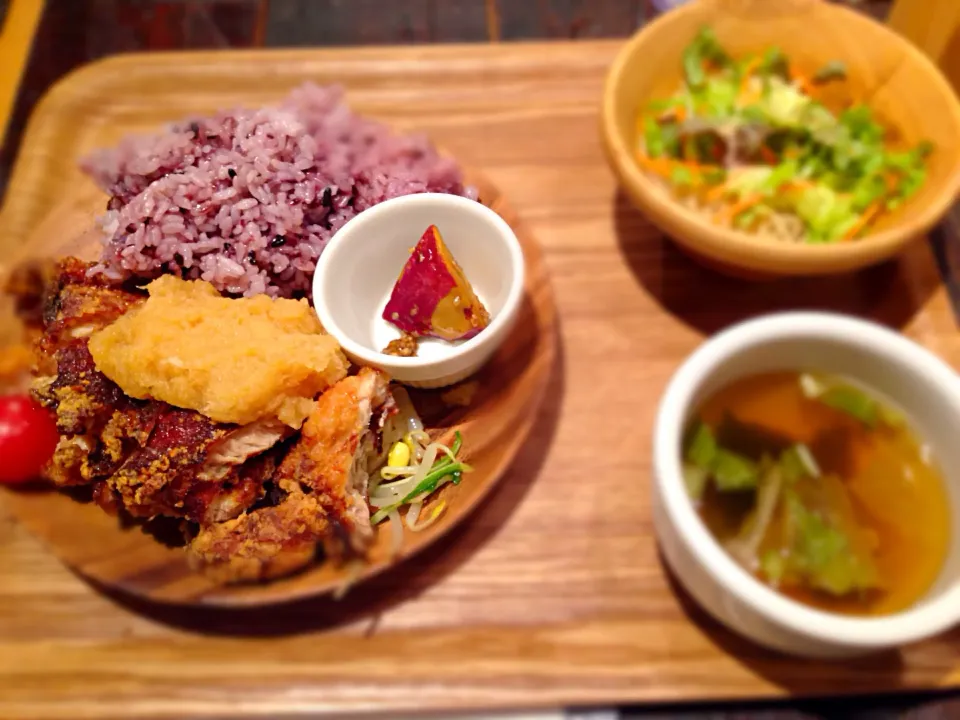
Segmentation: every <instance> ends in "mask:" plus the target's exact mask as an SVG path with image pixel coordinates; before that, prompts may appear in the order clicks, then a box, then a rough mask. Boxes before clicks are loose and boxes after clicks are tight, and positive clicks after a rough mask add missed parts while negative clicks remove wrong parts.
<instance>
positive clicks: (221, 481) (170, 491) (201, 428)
mask: <svg viewBox="0 0 960 720" xmlns="http://www.w3.org/2000/svg"><path fill="white" fill-rule="evenodd" d="M160 406H161V408H162V409H161V410H160V412H159V413H158V414H157V418H156V422H155V426H154V428H153V432H152V433H151V434H150V437H149V440H147V441H146V443H145V444H144V446H143V447H142V448H139V449H137V450H136V451H135V452H133V454H131V455H130V457H129V458H127V460H126V461H125V462H124V463H123V465H122V466H121V467H120V469H119V470H117V471H116V472H115V473H114V474H113V475H112V476H110V478H109V480H108V483H109V485H110V487H111V488H112V489H113V490H115V491H116V492H117V494H118V496H119V498H120V500H121V502H122V504H123V507H124V508H125V509H126V510H127V511H128V512H129V513H130V514H131V515H133V516H134V517H154V516H156V515H169V516H172V517H183V518H186V519H187V520H191V521H194V522H198V523H201V524H209V523H214V522H222V521H223V520H228V519H230V518H234V517H236V516H237V515H239V514H240V513H241V512H243V511H244V510H246V509H247V508H248V507H250V506H251V505H253V504H254V503H255V502H256V501H257V500H259V499H260V498H261V497H262V496H263V492H264V491H263V485H264V483H265V482H266V481H267V480H268V479H269V478H270V477H271V475H272V474H273V471H274V469H275V468H276V457H275V454H273V453H266V454H265V453H264V452H263V451H262V450H261V448H264V449H269V448H267V446H266V445H265V440H263V439H264V438H266V437H267V434H266V433H264V434H262V435H261V436H260V437H261V440H262V442H261V443H260V444H259V445H258V446H257V450H258V452H259V455H257V456H255V457H254V458H253V459H252V460H248V461H247V462H245V463H244V462H243V460H244V458H243V457H241V456H240V455H234V456H232V458H231V459H233V460H235V461H238V462H236V463H235V464H232V465H222V466H218V467H222V468H223V469H222V471H218V472H217V475H216V478H215V479H210V478H206V477H202V476H201V469H202V468H205V467H207V466H208V458H209V454H210V452H211V450H212V449H213V448H216V447H217V446H218V444H220V443H222V442H224V441H225V440H227V439H228V438H230V437H231V435H233V434H235V433H237V431H238V428H236V426H233V425H223V424H221V423H216V422H214V421H212V420H210V419H209V418H206V417H204V416H203V415H201V414H199V413H197V412H194V411H193V410H182V409H179V408H174V407H170V406H169V405H162V404H160ZM271 437H273V438H276V437H278V436H277V435H276V434H273V435H272V436H271ZM273 445H276V442H275V441H274V442H273V443H272V445H271V446H273ZM246 447H247V449H248V450H250V451H251V452H252V450H253V446H252V444H248V445H247V446H246Z"/></svg>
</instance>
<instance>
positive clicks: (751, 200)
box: [713, 193, 763, 225]
mask: <svg viewBox="0 0 960 720" xmlns="http://www.w3.org/2000/svg"><path fill="white" fill-rule="evenodd" d="M762 201H763V195H761V194H760V193H754V194H752V195H746V196H744V197H742V198H740V199H739V200H738V201H737V202H735V203H733V204H732V205H728V206H727V207H725V208H723V209H722V210H721V211H720V212H718V213H717V214H716V215H714V217H713V221H714V222H715V223H717V224H718V225H729V224H730V223H732V222H733V221H734V220H735V219H736V217H737V215H739V214H740V213H742V212H745V211H746V210H749V209H750V208H752V207H753V206H754V205H756V204H758V203H760V202H762Z"/></svg>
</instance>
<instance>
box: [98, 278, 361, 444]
mask: <svg viewBox="0 0 960 720" xmlns="http://www.w3.org/2000/svg"><path fill="white" fill-rule="evenodd" d="M147 291H148V292H149V293H150V297H149V299H148V300H147V301H146V302H145V303H144V304H143V305H142V306H140V307H139V308H135V309H133V310H131V311H130V312H128V313H127V314H126V315H124V316H123V317H121V318H120V319H119V320H117V321H116V322H114V323H113V324H112V325H109V326H107V327H106V328H104V329H103V330H100V331H98V332H96V333H94V334H93V335H92V336H91V338H90V353H91V354H92V355H93V359H94V362H96V364H97V368H98V369H99V370H100V371H101V372H102V373H103V374H104V375H106V376H107V377H108V378H110V379H111V380H113V381H114V382H115V383H116V384H117V385H119V386H120V388H121V389H122V390H123V392H124V393H126V394H127V395H129V396H131V397H135V398H141V399H145V398H148V397H149V398H154V399H156V400H163V401H164V402H168V403H170V404H171V405H175V406H177V407H182V408H187V409H190V410H196V411H198V412H200V413H202V414H203V415H205V416H207V417H209V418H211V419H212V420H216V421H217V422H224V423H237V424H246V423H250V422H253V421H255V420H259V419H262V418H265V417H277V418H279V419H280V420H281V421H282V422H284V423H286V424H287V425H290V426H291V427H294V428H299V427H300V425H301V423H302V422H303V420H304V419H305V418H306V417H307V415H308V414H309V413H310V411H311V409H312V408H313V404H314V399H315V397H316V396H317V394H318V393H320V392H322V391H323V390H325V389H326V388H327V387H329V386H330V385H332V384H333V383H335V382H337V381H338V380H340V379H341V378H343V377H344V376H345V375H346V373H347V360H346V358H345V357H344V355H343V353H342V352H341V350H340V346H339V345H338V344H337V342H336V340H334V339H333V338H332V337H331V336H329V335H326V334H325V333H324V332H323V328H322V327H321V326H320V323H319V321H318V320H317V318H316V316H315V315H314V313H313V310H311V308H310V306H309V304H308V303H307V301H306V300H299V301H297V300H284V299H271V298H269V297H267V296H266V295H258V296H256V297H252V298H240V299H230V298H224V297H221V296H220V294H219V293H218V292H217V291H216V290H215V289H214V287H213V286H212V285H211V284H209V283H207V282H203V281H184V280H180V279H178V278H175V277H172V276H169V275H167V276H163V277H160V278H158V279H157V280H154V281H153V282H151V283H150V284H149V285H148V286H147Z"/></svg>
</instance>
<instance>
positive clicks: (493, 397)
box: [4, 176, 557, 606]
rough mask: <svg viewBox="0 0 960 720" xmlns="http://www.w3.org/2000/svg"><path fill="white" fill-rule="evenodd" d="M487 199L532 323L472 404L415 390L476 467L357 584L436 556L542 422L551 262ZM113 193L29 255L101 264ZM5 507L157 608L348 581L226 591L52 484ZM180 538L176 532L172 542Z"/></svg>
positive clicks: (159, 531) (32, 245) (295, 581)
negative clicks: (520, 267)
mask: <svg viewBox="0 0 960 720" xmlns="http://www.w3.org/2000/svg"><path fill="white" fill-rule="evenodd" d="M470 181H471V182H472V184H474V185H475V186H477V187H478V188H479V190H480V198H481V201H482V202H483V203H484V204H486V205H488V206H489V207H491V208H493V209H494V210H496V211H497V212H498V213H499V214H500V215H501V216H502V217H503V218H504V219H505V220H506V221H507V222H508V223H509V224H510V225H511V226H512V227H513V229H514V230H515V231H516V233H517V236H518V237H519V238H520V242H521V245H522V246H523V252H524V257H525V259H526V266H527V275H526V297H525V298H524V305H523V308H522V311H521V315H520V319H519V321H518V322H517V325H516V327H515V329H514V330H513V332H512V334H511V335H510V337H509V338H508V339H507V341H506V343H504V345H503V347H501V348H500V350H499V351H498V352H497V354H496V355H495V356H494V357H493V359H492V360H491V361H490V363H489V364H488V365H487V366H486V367H485V368H484V369H483V370H482V371H481V372H480V373H479V374H478V375H477V376H476V377H475V378H474V381H475V383H476V391H475V394H474V396H473V398H472V400H471V402H470V403H469V405H468V406H466V407H451V406H450V405H449V404H446V403H444V402H443V401H442V398H441V394H440V393H439V392H438V393H429V394H427V393H423V394H419V395H414V403H415V404H416V405H417V406H418V409H419V410H420V411H421V413H422V414H423V416H424V422H425V423H426V425H427V426H428V429H429V430H430V431H431V433H432V434H445V433H450V432H452V431H453V429H455V428H459V429H460V431H461V432H462V434H463V438H464V444H463V455H464V458H465V459H466V460H467V461H468V462H469V463H470V464H471V465H472V466H473V468H474V469H473V472H471V473H469V474H467V475H464V479H463V482H462V483H461V484H460V485H458V486H456V487H454V486H452V485H449V484H448V485H447V486H445V488H444V491H443V492H444V493H445V495H444V499H445V500H446V502H447V509H446V510H445V513H444V516H443V517H442V518H441V519H440V520H439V521H438V522H437V523H435V524H434V525H433V526H431V527H429V528H428V529H426V530H424V531H422V532H420V533H412V532H409V531H405V532H404V543H403V547H402V549H401V551H400V553H399V554H398V555H397V556H396V557H393V558H391V557H390V556H389V545H390V532H389V528H388V527H386V526H387V523H384V524H382V525H380V526H379V527H378V535H377V540H376V543H375V545H374V547H373V549H372V551H371V553H370V561H369V563H368V564H367V565H366V566H365V568H364V569H363V571H362V573H361V574H360V575H359V576H358V577H357V578H356V581H357V582H359V581H362V580H365V579H368V578H371V577H373V576H374V575H376V574H378V573H380V572H381V571H383V570H385V569H386V568H388V567H390V566H392V565H394V564H395V563H397V562H399V561H400V560H402V559H404V558H408V557H410V556H411V555H413V554H414V553H416V552H418V551H420V550H422V549H424V548H425V547H427V546H428V545H430V544H431V543H433V542H435V541H436V540H438V539H439V538H440V537H441V536H443V535H444V534H445V533H446V532H447V531H449V530H450V529H451V528H453V527H454V526H455V525H457V524H458V523H459V522H461V521H462V520H463V519H464V518H465V517H466V516H467V514H468V513H469V512H470V511H471V510H472V509H473V508H475V507H476V506H477V505H478V504H479V503H481V502H482V501H483V499H484V497H486V495H487V493H489V492H490V490H491V489H492V488H493V486H494V484H495V483H496V482H497V480H499V479H500V477H501V476H502V475H503V474H504V472H505V471H506V470H507V468H508V466H509V465H510V462H511V460H512V459H513V457H514V455H516V453H517V451H518V450H519V449H520V447H521V445H522V444H523V442H524V440H525V439H526V437H527V435H528V433H529V431H530V429H531V427H532V426H533V423H534V422H535V421H536V418H537V410H538V408H539V407H540V404H541V402H542V400H543V397H544V390H545V388H546V382H547V379H548V377H549V375H550V370H551V367H552V365H553V362H554V356H555V348H556V343H557V335H556V334H557V330H556V324H555V313H556V311H555V307H554V301H553V295H552V292H551V289H550V285H549V282H548V279H547V271H546V267H545V265H544V261H543V256H542V254H541V251H540V249H539V248H538V246H537V244H536V242H534V240H533V239H532V238H531V237H530V236H529V234H528V233H527V231H526V229H525V228H524V227H523V225H522V224H520V223H519V222H518V219H517V216H516V214H515V213H514V212H513V211H512V210H511V208H510V207H509V205H508V204H507V202H506V200H505V199H504V198H503V197H502V196H501V195H500V194H499V192H497V191H496V189H495V188H493V187H492V186H491V185H490V184H489V183H488V182H486V181H485V180H484V179H483V178H478V177H476V176H471V177H470ZM105 200H106V198H105V196H104V195H102V194H99V193H93V192H86V191H84V194H78V195H77V196H76V197H75V198H74V199H73V200H72V201H71V202H69V203H67V204H64V205H61V206H60V207H58V208H57V209H56V210H55V211H54V212H53V213H52V214H51V215H49V216H48V217H47V219H46V220H45V221H44V222H43V223H41V224H40V226H38V227H37V229H36V231H35V232H34V233H33V235H32V236H31V238H30V241H29V242H28V243H26V245H25V247H24V251H23V254H22V256H21V257H18V258H16V259H15V260H16V261H19V260H22V259H25V258H26V257H29V256H34V257H37V256H61V255H66V254H74V255H78V256H79V257H83V258H87V259H92V258H94V257H96V254H97V250H98V244H97V234H96V232H95V231H93V230H91V229H92V228H94V227H95V226H94V222H93V219H94V217H95V215H96V214H97V213H99V212H101V211H102V210H103V208H104V205H105ZM4 503H5V505H6V507H8V508H10V510H11V512H12V513H13V515H14V516H15V517H16V518H17V520H19V521H20V522H21V523H23V525H25V526H26V527H27V528H28V529H29V530H30V531H31V532H33V533H34V534H35V535H36V536H38V537H39V538H41V539H42V540H43V541H44V542H45V543H46V544H47V546H48V547H49V548H50V549H51V550H52V551H53V552H54V553H56V555H57V556H58V557H59V558H60V559H61V560H62V561H63V562H65V563H66V564H67V565H69V566H70V567H71V568H73V569H74V570H76V571H77V572H78V573H80V574H81V575H83V576H85V577H87V578H89V579H90V580H93V581H95V582H96V583H98V584H101V585H104V586H107V587H110V588H115V589H117V590H120V591H123V592H125V593H130V594H133V595H136V596H139V597H143V598H146V599H149V600H152V601H158V602H169V603H180V604H207V605H222V606H252V605H259V604H267V603H275V602H285V601H290V600H295V599H298V598H302V597H305V596H309V595H317V594H321V593H326V592H330V591H333V590H335V589H337V588H339V587H341V586H342V585H343V583H344V582H345V581H346V580H347V578H348V574H347V573H348V571H347V569H346V568H344V567H337V566H334V565H333V564H331V563H322V562H321V563H318V564H316V565H314V566H313V567H311V568H309V569H308V570H306V571H304V572H302V573H300V574H298V575H295V576H292V577H289V578H283V579H280V580H275V581H272V582H269V583H263V584H257V585H235V586H218V585H215V584H213V583H211V582H210V581H208V580H207V579H206V578H204V577H203V576H202V575H200V574H198V573H196V572H194V571H192V570H191V569H190V568H189V567H188V565H187V561H186V554H185V552H184V550H183V548H182V547H179V546H178V544H177V543H176V542H167V543H165V542H164V539H163V538H164V534H165V533H164V531H165V530H168V529H170V528H169V526H166V525H164V524H163V523H156V524H153V525H151V523H146V524H128V525H126V526H124V524H123V523H122V522H121V521H118V519H117V518H114V517H110V516H109V515H107V514H106V513H104V512H103V511H102V510H101V509H100V508H99V507H97V506H96V505H94V504H93V503H91V502H88V501H85V499H84V498H82V497H76V496H73V495H68V494H67V493H65V492H57V491H54V490H51V489H48V488H38V489H21V490H6V491H5V497H4ZM169 536H172V537H174V538H176V537H177V534H176V533H171V534H169V535H168V537H169Z"/></svg>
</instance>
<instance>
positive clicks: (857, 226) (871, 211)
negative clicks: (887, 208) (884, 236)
mask: <svg viewBox="0 0 960 720" xmlns="http://www.w3.org/2000/svg"><path fill="white" fill-rule="evenodd" d="M881 207H883V206H882V205H881V203H878V202H877V203H874V204H873V205H871V206H870V207H868V208H867V209H866V210H864V211H863V212H862V213H861V214H860V217H859V218H857V221H856V222H855V223H854V224H853V225H851V226H850V229H849V230H847V231H846V232H845V233H844V234H843V238H842V239H843V240H844V241H849V240H853V239H854V238H855V237H857V235H859V234H860V233H861V232H863V231H864V229H865V228H866V227H867V225H869V224H870V223H871V222H872V221H873V220H874V219H875V218H876V216H877V214H878V213H879V212H880V209H881Z"/></svg>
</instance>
